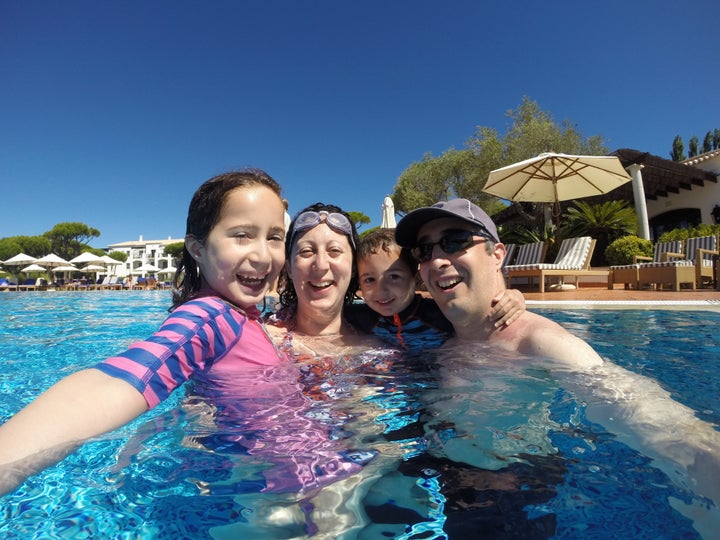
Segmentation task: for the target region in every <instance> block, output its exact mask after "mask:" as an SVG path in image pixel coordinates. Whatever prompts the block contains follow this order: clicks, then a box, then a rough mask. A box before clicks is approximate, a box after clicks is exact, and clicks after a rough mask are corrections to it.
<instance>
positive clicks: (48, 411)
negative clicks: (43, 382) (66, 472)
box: [0, 369, 148, 494]
mask: <svg viewBox="0 0 720 540" xmlns="http://www.w3.org/2000/svg"><path fill="white" fill-rule="evenodd" d="M147 408H148V407H147V403H146V402H145V398H144V397H143V396H142V394H141V393H140V392H138V391H137V390H136V389H135V388H133V387H132V386H131V385H130V384H128V383H127V382H125V381H123V380H121V379H118V378H115V377H112V376H110V375H106V374H105V373H102V372H101V371H99V370H97V369H86V370H83V371H78V372H77V373H74V374H72V375H69V376H68V377H66V378H64V379H62V380H61V381H59V382H58V383H56V384H55V385H53V386H51V387H50V388H49V389H48V390H47V391H46V392H44V393H42V394H41V395H40V396H38V397H37V399H35V400H34V401H33V402H32V403H30V404H29V405H27V406H26V407H25V408H24V409H22V410H20V411H19V412H18V413H17V414H16V415H15V416H13V417H12V418H10V419H9V420H8V421H7V422H5V424H3V425H2V426H0V494H3V493H7V492H8V491H11V490H12V489H14V488H15V487H17V486H18V485H19V484H21V483H22V482H23V481H24V480H25V478H27V477H28V476H30V475H32V474H34V473H36V472H38V471H40V470H42V469H44V468H45V467H47V466H49V465H51V464H53V463H55V462H57V461H59V460H61V459H62V458H64V457H65V456H66V455H67V454H68V453H70V452H71V451H72V450H73V449H74V448H76V447H77V446H79V445H80V444H82V443H83V442H84V441H85V440H87V439H89V438H91V437H95V436H97V435H100V434H102V433H105V432H108V431H111V430H113V429H116V428H118V427H120V426H122V425H124V424H127V423H128V422H130V421H131V420H133V419H134V418H136V417H137V416H139V415H140V414H142V413H143V412H145V411H146V410H147Z"/></svg>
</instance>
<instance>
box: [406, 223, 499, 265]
mask: <svg viewBox="0 0 720 540" xmlns="http://www.w3.org/2000/svg"><path fill="white" fill-rule="evenodd" d="M477 236H479V237H480V238H482V239H483V240H490V238H488V236H487V235H486V234H484V233H483V231H463V230H457V231H448V232H446V233H445V234H444V235H443V236H442V238H440V240H438V241H437V242H429V243H427V244H418V245H417V246H416V247H414V248H412V250H410V252H411V253H412V255H413V257H415V258H416V259H417V260H418V261H420V262H421V263H422V262H428V261H429V260H430V259H432V254H433V249H435V246H440V249H442V250H443V251H444V252H445V253H447V254H448V255H451V254H453V253H457V252H458V251H465V250H466V249H468V248H469V247H471V246H472V245H473V244H475V243H476V242H475V240H474V238H475V237H477Z"/></svg>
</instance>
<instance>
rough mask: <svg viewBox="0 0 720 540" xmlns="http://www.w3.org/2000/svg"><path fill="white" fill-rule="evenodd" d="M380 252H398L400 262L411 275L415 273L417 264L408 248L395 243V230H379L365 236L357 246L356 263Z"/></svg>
mask: <svg viewBox="0 0 720 540" xmlns="http://www.w3.org/2000/svg"><path fill="white" fill-rule="evenodd" d="M381 250H382V251H384V252H386V253H392V252H393V251H399V252H400V260H401V261H402V262H403V263H405V266H407V267H408V268H409V269H410V271H411V272H412V273H413V275H415V274H416V273H417V268H418V262H417V260H416V259H415V257H413V256H412V254H411V253H410V250H409V249H408V248H404V247H401V246H400V245H399V244H398V243H397V242H396V241H395V229H383V228H380V229H375V230H374V231H372V232H370V233H368V234H366V235H365V236H364V237H363V238H362V239H361V240H360V245H359V246H358V254H357V257H358V261H361V260H363V259H365V258H367V257H369V256H370V255H373V254H376V253H379V252H380V251H381Z"/></svg>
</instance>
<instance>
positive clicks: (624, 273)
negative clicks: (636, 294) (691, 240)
mask: <svg viewBox="0 0 720 540" xmlns="http://www.w3.org/2000/svg"><path fill="white" fill-rule="evenodd" d="M682 247H683V242H682V240H673V241H671V242H657V243H656V244H655V247H654V248H653V256H652V257H645V256H642V255H635V257H633V263H632V264H620V265H616V266H611V267H610V274H608V289H610V290H612V289H614V288H615V283H622V284H623V285H624V286H625V288H626V289H630V288H633V287H634V288H635V289H638V288H639V282H640V280H639V275H638V268H639V267H640V264H642V263H645V262H646V261H647V262H649V263H659V262H663V261H667V260H668V258H669V257H670V256H671V255H672V256H676V255H678V254H681V253H682Z"/></svg>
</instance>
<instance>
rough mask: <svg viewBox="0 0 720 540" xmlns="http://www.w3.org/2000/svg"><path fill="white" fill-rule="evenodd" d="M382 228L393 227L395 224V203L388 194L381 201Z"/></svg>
mask: <svg viewBox="0 0 720 540" xmlns="http://www.w3.org/2000/svg"><path fill="white" fill-rule="evenodd" d="M380 226H381V227H382V228H383V229H394V228H395V227H396V226H397V224H396V223H395V203H393V200H392V199H391V198H390V196H389V195H387V196H385V199H384V200H383V203H382V224H381V225H380Z"/></svg>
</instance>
